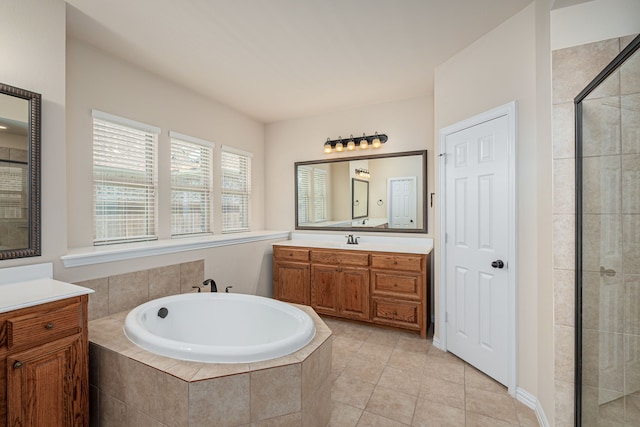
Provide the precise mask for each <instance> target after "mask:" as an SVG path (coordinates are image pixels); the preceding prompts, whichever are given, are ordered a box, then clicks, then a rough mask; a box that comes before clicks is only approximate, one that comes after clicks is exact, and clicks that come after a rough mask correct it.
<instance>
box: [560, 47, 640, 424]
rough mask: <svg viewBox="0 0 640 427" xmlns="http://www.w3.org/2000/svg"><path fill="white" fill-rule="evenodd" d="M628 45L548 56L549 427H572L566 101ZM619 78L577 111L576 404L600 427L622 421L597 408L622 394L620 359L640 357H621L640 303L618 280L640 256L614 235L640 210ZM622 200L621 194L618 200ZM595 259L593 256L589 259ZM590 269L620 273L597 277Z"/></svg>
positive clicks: (639, 144)
mask: <svg viewBox="0 0 640 427" xmlns="http://www.w3.org/2000/svg"><path fill="white" fill-rule="evenodd" d="M632 39H633V36H629V37H622V38H616V39H611V40H605V41H601V42H596V43H590V44H586V45H581V46H576V47H572V48H567V49H561V50H557V51H554V52H553V71H552V72H553V104H554V105H553V157H554V159H553V187H554V190H553V191H554V194H553V220H554V227H553V232H554V236H553V240H554V254H553V261H554V266H553V267H554V294H555V302H554V304H555V307H554V308H555V309H554V312H555V317H554V325H555V326H554V331H555V339H554V343H555V375H554V377H555V385H556V398H555V400H556V408H555V425H556V426H558V427H561V426H573V425H574V409H573V405H574V397H573V393H574V383H575V378H574V363H575V347H574V337H575V234H574V230H575V221H576V207H575V190H576V189H575V131H574V104H573V99H574V98H575V96H576V95H577V94H578V93H579V92H580V91H581V90H582V89H584V88H585V87H586V85H587V84H588V83H589V82H591V80H593V78H594V77H595V76H596V75H597V74H598V73H599V72H600V71H601V70H602V69H604V67H606V66H607V65H608V64H609V62H611V60H613V58H614V57H615V56H616V55H618V53H619V52H620V51H621V50H622V49H624V47H625V46H627V45H628V43H629V42H630V41H631V40H632ZM622 74H623V73H619V74H615V75H613V76H612V77H611V78H610V79H608V80H607V81H606V82H605V83H604V84H603V85H601V86H600V87H598V88H597V89H596V91H595V92H594V93H593V94H592V95H591V96H590V98H592V99H590V100H589V101H586V103H585V114H584V119H585V127H584V132H585V136H586V138H589V140H590V141H591V142H590V143H589V145H588V146H587V147H585V151H584V155H585V156H587V158H585V160H584V162H583V174H584V180H583V189H584V192H585V194H587V195H588V198H586V199H585V204H584V206H583V209H584V217H583V220H584V233H585V250H584V251H583V252H584V254H585V256H584V260H583V262H584V266H585V269H586V270H590V271H591V272H586V273H585V274H584V283H583V311H584V313H586V314H587V315H586V316H585V317H584V321H583V322H584V325H583V330H584V335H583V340H584V344H583V345H584V346H591V348H592V349H593V350H594V351H589V352H587V353H586V354H585V359H584V361H583V364H584V368H583V369H585V370H586V371H588V372H593V373H595V376H592V377H591V378H587V379H586V380H585V383H584V384H583V386H584V388H583V390H584V394H585V397H586V399H587V401H588V402H593V404H591V405H585V406H586V407H587V409H588V411H587V412H588V413H587V414H586V416H585V418H584V420H585V423H590V422H593V423H596V424H597V423H601V424H600V425H605V424H606V425H618V424H617V423H620V425H622V423H624V415H623V418H619V417H618V415H615V414H616V411H615V410H612V409H615V408H614V407H615V405H616V403H615V400H613V401H612V402H611V403H612V404H611V405H604V406H600V407H599V404H602V403H604V402H607V401H611V400H612V399H615V398H616V397H619V396H621V395H622V393H623V388H624V387H623V382H624V380H623V376H622V372H623V371H624V369H625V365H628V364H629V362H628V360H636V359H639V358H640V353H638V354H635V352H634V354H631V353H629V352H627V354H625V353H624V351H623V349H625V348H626V349H628V350H629V349H631V348H632V346H631V345H630V344H632V342H631V341H633V340H634V339H635V337H636V336H637V335H635V333H636V332H632V331H631V329H633V327H634V326H633V325H636V324H639V325H640V323H638V322H636V321H635V320H634V316H635V318H636V320H637V318H638V316H636V315H635V314H634V313H633V311H634V310H637V309H636V307H637V306H638V305H639V304H640V300H639V299H636V300H635V301H634V298H635V297H636V296H637V292H635V291H636V289H635V288H634V283H635V282H634V280H633V277H632V276H629V275H628V273H633V268H636V267H637V265H638V261H637V260H638V258H639V255H640V254H639V253H634V251H633V248H631V246H629V245H626V244H624V243H623V242H625V241H627V242H628V241H629V238H630V237H633V233H629V232H626V231H625V232H623V230H633V225H634V224H631V223H628V224H625V221H626V222H632V221H635V219H637V218H640V215H637V214H638V213H640V209H638V206H634V204H635V203H636V201H637V200H640V198H639V197H638V195H637V194H635V195H634V194H630V192H628V191H625V186H629V185H630V184H629V183H631V182H635V183H637V176H631V175H632V174H634V173H635V174H637V170H638V168H637V164H635V163H636V162H637V159H636V158H637V157H638V154H639V153H640V128H639V126H638V123H637V109H636V113H635V115H634V114H633V113H631V111H633V110H632V109H629V108H625V107H624V106H623V105H621V103H622V102H630V101H629V100H628V99H625V100H621V98H620V97H619V96H618V95H619V94H620V93H630V92H628V91H627V92H625V91H626V90H627V89H628V88H630V87H631V86H633V85H635V84H636V83H637V82H635V80H634V79H629V78H628V76H623V75H622ZM625 88H626V89H625ZM621 91H622V92H621ZM632 101H633V100H632ZM639 104H640V103H639ZM634 121H635V122H634ZM634 123H635V125H634ZM622 124H624V126H621V125H622ZM624 129H627V130H624ZM634 165H635V166H634ZM635 185H636V187H634V188H635V190H636V193H637V184H635ZM626 190H629V188H627V189H626ZM625 194H627V196H623V195H625ZM621 213H622V214H632V215H620V214H621ZM589 241H590V242H593V243H592V244H594V245H596V246H594V247H593V248H591V250H590V249H589V247H586V246H588V244H589V243H588V242H589ZM600 253H602V255H603V256H602V257H601V256H599V255H598V254H600ZM600 265H605V266H606V268H607V269H614V270H616V271H617V272H619V273H621V272H624V274H618V275H616V277H613V278H609V277H606V276H604V277H600V274H599V268H600ZM625 301H627V303H625ZM625 304H626V306H625ZM639 328H640V326H639ZM598 353H600V358H598V357H597V355H598ZM594 355H595V357H593V356H594ZM603 356H606V357H604V358H603ZM625 360H627V361H625ZM627 368H630V366H627ZM596 378H597V379H598V381H596ZM629 380H630V379H627V380H626V381H627V383H629ZM594 381H595V382H594ZM639 385H640V384H639ZM596 387H599V388H596ZM616 393H617V394H616ZM638 400H639V401H640V399H638ZM627 406H628V407H629V408H630V409H631V410H633V408H634V407H638V405H637V402H629V405H627ZM612 415H613V418H612ZM616 417H618V418H616ZM636 419H637V418H636ZM585 425H587V424H585ZM589 425H590V424H589Z"/></svg>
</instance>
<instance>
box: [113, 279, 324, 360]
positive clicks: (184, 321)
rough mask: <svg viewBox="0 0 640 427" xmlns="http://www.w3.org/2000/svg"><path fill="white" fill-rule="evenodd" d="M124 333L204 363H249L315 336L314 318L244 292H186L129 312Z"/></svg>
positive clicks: (150, 348) (280, 353) (144, 344)
mask: <svg viewBox="0 0 640 427" xmlns="http://www.w3.org/2000/svg"><path fill="white" fill-rule="evenodd" d="M124 333H125V335H126V336H127V338H129V340H131V341H132V342H133V343H134V344H136V345H138V346H139V347H142V348H144V349H145V350H148V351H151V352H153V353H156V354H160V355H163V356H168V357H172V358H175V359H181V360H189V361H195V362H208V363H253V362H260V361H263V360H269V359H275V358H277V357H282V356H286V355H288V354H291V353H293V352H295V351H297V350H299V349H301V348H302V347H304V346H306V345H307V344H308V343H309V342H310V341H311V340H312V339H313V337H314V336H315V333H316V329H315V325H314V322H313V320H312V319H311V317H309V315H308V314H307V313H305V312H304V311H302V310H300V309H298V308H296V307H294V306H292V305H289V304H287V303H284V302H281V301H277V300H273V299H269V298H264V297H259V296H254V295H243V294H227V293H213V292H208V293H190V294H181V295H173V296H169V297H164V298H159V299H156V300H153V301H149V302H147V303H144V304H142V305H139V306H138V307H136V308H134V309H133V310H131V311H130V312H129V314H127V317H126V319H125V322H124Z"/></svg>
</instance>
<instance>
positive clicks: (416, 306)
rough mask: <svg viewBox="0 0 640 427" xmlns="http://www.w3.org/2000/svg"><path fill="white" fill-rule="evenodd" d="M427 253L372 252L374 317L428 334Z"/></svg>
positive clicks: (377, 320)
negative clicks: (424, 254) (425, 254)
mask: <svg viewBox="0 0 640 427" xmlns="http://www.w3.org/2000/svg"><path fill="white" fill-rule="evenodd" d="M426 270H427V265H426V256H423V255H411V254H372V255H371V274H372V280H371V295H372V298H371V301H372V320H373V321H374V322H376V323H380V324H385V325H390V326H398V327H402V328H406V329H413V330H416V331H420V333H421V335H422V336H426V327H427V324H426V319H427V314H428V310H427V298H426V292H427V289H426V286H424V283H426Z"/></svg>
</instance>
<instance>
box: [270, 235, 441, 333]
mask: <svg viewBox="0 0 640 427" xmlns="http://www.w3.org/2000/svg"><path fill="white" fill-rule="evenodd" d="M427 259H428V255H422V254H401V253H385V252H368V251H361V250H340V249H335V250H332V249H324V248H301V247H294V246H290V247H289V246H275V247H274V264H273V265H274V267H273V271H274V273H273V274H274V280H273V286H274V292H273V293H274V297H275V298H276V299H280V300H283V301H289V302H297V303H301V304H307V305H311V306H312V307H313V308H314V310H316V312H318V313H319V314H323V315H328V316H336V317H341V318H348V319H355V320H360V321H365V322H370V323H375V324H380V325H386V326H393V327H398V328H403V329H409V330H413V331H416V332H419V333H420V335H421V336H422V337H426V334H427V329H428V327H429V316H430V310H429V306H428V295H429V292H428V287H427ZM293 261H295V262H293Z"/></svg>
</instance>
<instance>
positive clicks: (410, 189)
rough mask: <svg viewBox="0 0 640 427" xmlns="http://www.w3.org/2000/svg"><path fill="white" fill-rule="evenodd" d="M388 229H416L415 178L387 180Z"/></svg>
mask: <svg viewBox="0 0 640 427" xmlns="http://www.w3.org/2000/svg"><path fill="white" fill-rule="evenodd" d="M387 184H388V189H387V191H388V193H389V194H388V200H391V204H390V206H389V227H390V228H416V224H417V218H416V217H417V216H418V211H417V209H416V206H417V203H416V198H417V193H416V177H415V176H410V177H401V178H389V181H388V183H387Z"/></svg>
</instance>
